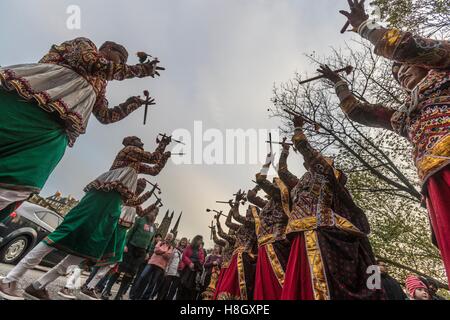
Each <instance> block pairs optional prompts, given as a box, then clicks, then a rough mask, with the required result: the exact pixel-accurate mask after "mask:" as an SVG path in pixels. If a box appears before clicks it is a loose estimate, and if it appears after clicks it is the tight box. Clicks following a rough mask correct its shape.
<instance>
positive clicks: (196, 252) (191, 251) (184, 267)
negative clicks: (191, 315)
mask: <svg viewBox="0 0 450 320" xmlns="http://www.w3.org/2000/svg"><path fill="white" fill-rule="evenodd" d="M204 263H205V251H204V249H203V237H202V236H200V235H198V236H195V237H194V239H192V241H191V244H190V245H189V246H187V248H186V249H184V251H183V257H182V258H181V262H180V266H179V270H180V288H179V290H178V294H177V300H195V296H196V278H197V275H198V274H201V272H202V271H203V264H204Z"/></svg>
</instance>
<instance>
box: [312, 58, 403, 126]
mask: <svg viewBox="0 0 450 320" xmlns="http://www.w3.org/2000/svg"><path fill="white" fill-rule="evenodd" d="M317 71H319V72H320V73H322V74H323V75H324V76H325V77H326V78H327V79H329V80H330V81H332V82H333V83H334V84H335V85H334V88H335V90H336V95H337V96H338V98H339V101H340V102H341V104H340V107H341V109H342V111H343V112H344V113H345V114H346V115H347V116H348V117H349V118H350V119H351V120H353V121H355V122H358V123H361V124H363V125H366V126H369V127H376V128H383V129H388V130H393V128H392V125H391V118H392V115H393V114H394V112H395V110H393V109H390V108H388V107H385V106H383V105H381V104H371V103H367V102H362V101H360V100H358V99H357V98H356V97H355V96H354V94H353V93H352V92H351V91H350V89H349V88H348V85H347V83H346V82H345V81H344V80H343V79H342V78H341V77H340V76H339V75H338V74H337V73H336V72H334V71H332V70H331V69H330V68H329V67H328V66H326V65H324V66H321V68H320V69H318V70H317Z"/></svg>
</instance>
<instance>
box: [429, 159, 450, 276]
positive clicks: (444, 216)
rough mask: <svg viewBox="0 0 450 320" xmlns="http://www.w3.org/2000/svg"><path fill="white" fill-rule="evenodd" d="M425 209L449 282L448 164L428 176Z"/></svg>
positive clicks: (449, 174)
mask: <svg viewBox="0 0 450 320" xmlns="http://www.w3.org/2000/svg"><path fill="white" fill-rule="evenodd" d="M427 209H428V213H429V215H430V220H431V224H432V226H433V230H434V234H435V236H436V241H437V244H438V246H439V251H440V252H441V256H442V260H443V261H444V267H445V271H446V272H447V278H448V280H449V282H450V166H447V167H445V168H444V169H442V170H441V171H439V172H437V173H435V174H434V175H432V176H431V177H430V178H428V181H427Z"/></svg>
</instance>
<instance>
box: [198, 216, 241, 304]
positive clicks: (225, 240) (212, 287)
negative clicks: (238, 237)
mask: <svg viewBox="0 0 450 320" xmlns="http://www.w3.org/2000/svg"><path fill="white" fill-rule="evenodd" d="M230 219H231V216H230ZM217 229H218V231H217V232H218V233H219V235H220V237H221V239H220V238H218V237H217V234H216V231H215V229H213V239H214V243H215V244H218V245H219V246H221V247H223V251H222V265H221V268H220V270H219V274H218V277H217V280H216V281H215V283H214V282H213V279H212V278H211V282H210V284H209V286H208V289H207V290H206V291H205V292H204V300H213V299H214V297H215V296H216V291H217V288H219V287H220V286H221V285H222V281H223V277H224V275H225V273H226V271H227V269H228V267H229V266H230V263H231V258H232V257H233V251H234V243H235V238H234V237H232V235H233V234H234V230H233V229H229V233H228V234H226V233H224V232H223V230H222V229H221V227H220V223H218V225H217Z"/></svg>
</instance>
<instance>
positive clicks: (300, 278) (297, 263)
mask: <svg viewBox="0 0 450 320" xmlns="http://www.w3.org/2000/svg"><path fill="white" fill-rule="evenodd" d="M281 300H314V292H313V289H312V283H311V271H310V268H309V263H308V257H307V255H306V246H305V237H304V236H303V233H298V234H296V235H295V239H294V240H293V242H292V246H291V253H290V254H289V260H288V264H287V267H286V277H285V279H284V286H283V290H282V293H281Z"/></svg>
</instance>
